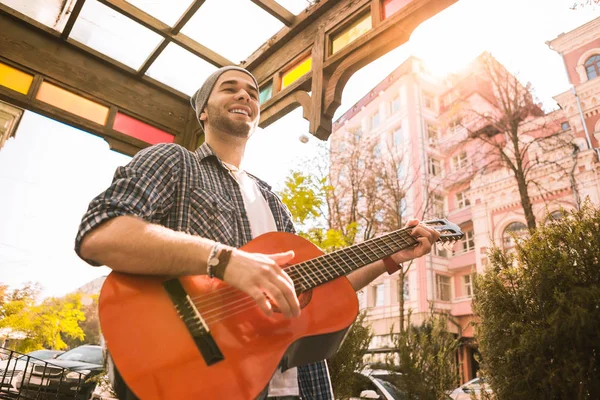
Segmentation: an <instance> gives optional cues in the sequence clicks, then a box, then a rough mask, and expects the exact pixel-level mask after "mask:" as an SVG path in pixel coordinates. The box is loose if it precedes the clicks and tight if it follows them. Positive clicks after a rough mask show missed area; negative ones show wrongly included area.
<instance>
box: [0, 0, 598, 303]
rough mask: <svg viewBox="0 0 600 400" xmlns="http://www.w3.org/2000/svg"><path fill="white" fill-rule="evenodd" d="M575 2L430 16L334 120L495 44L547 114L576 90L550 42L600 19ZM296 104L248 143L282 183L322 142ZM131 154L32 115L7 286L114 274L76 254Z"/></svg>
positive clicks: (1, 253)
mask: <svg viewBox="0 0 600 400" xmlns="http://www.w3.org/2000/svg"><path fill="white" fill-rule="evenodd" d="M572 3H573V0H525V1H524V0H503V1H498V0H495V1H492V0H459V1H458V2H457V3H456V4H454V5H453V6H451V7H449V8H448V9H446V10H445V11H443V12H441V13H440V14H438V15H437V16H435V17H433V18H431V19H430V20H428V21H426V22H424V23H423V24H422V25H421V26H419V27H418V28H417V29H416V30H415V32H414V33H413V35H412V37H411V39H410V42H409V43H407V44H405V45H403V46H401V47H399V48H398V49H395V50H393V51H391V52H390V53H388V54H387V55H385V56H383V57H381V58H380V59H379V60H376V61H374V62H372V63H371V64H369V65H368V66H366V67H365V68H363V69H362V70H361V71H358V72H357V73H356V74H355V75H354V76H353V77H352V78H351V79H350V80H349V82H348V84H347V86H346V89H345V90H344V93H343V97H342V105H341V106H340V107H339V109H338V111H337V113H336V115H335V117H334V120H335V119H337V118H338V117H340V116H341V115H342V114H343V113H344V112H345V111H346V110H348V109H350V108H351V107H352V105H353V104H354V103H356V102H357V101H358V100H360V98H361V97H362V96H364V95H365V94H366V93H368V92H369V90H370V89H372V88H373V87H374V86H375V85H377V84H378V83H379V82H380V81H381V80H383V79H384V78H385V77H386V76H387V75H388V74H389V73H390V72H392V71H393V70H394V69H395V68H396V67H397V66H398V65H400V64H401V63H402V62H403V61H404V60H405V59H406V58H407V57H408V56H409V55H415V56H417V57H419V58H421V59H422V60H423V61H424V62H425V64H426V65H427V67H428V68H429V70H431V71H432V72H433V73H434V74H436V75H439V76H442V75H443V74H445V73H448V72H453V71H457V70H459V69H460V68H461V67H463V66H465V65H466V64H468V62H469V61H471V60H472V59H474V58H475V57H476V56H477V55H479V54H480V53H481V52H483V51H486V50H487V51H489V52H491V53H492V55H493V56H494V57H496V58H497V59H498V60H499V61H500V62H501V63H502V64H504V65H505V66H506V67H507V68H508V69H509V70H510V71H511V72H513V73H516V74H518V76H519V78H520V79H521V80H522V81H529V82H531V83H532V84H533V86H534V88H535V90H536V92H535V93H536V95H537V97H538V98H539V99H540V101H542V103H543V105H544V107H545V109H546V110H547V111H549V110H552V109H555V108H556V103H555V102H554V100H553V99H552V96H555V95H557V94H559V93H562V92H564V91H566V90H568V89H569V82H568V80H567V77H566V73H565V68H564V64H563V62H562V59H561V57H560V56H559V55H558V54H557V53H556V52H554V51H553V50H551V49H549V47H548V45H547V44H546V41H549V40H552V39H554V38H556V37H557V36H558V35H559V34H560V33H562V32H568V31H570V30H572V29H574V28H576V27H577V26H580V25H582V24H584V23H586V22H589V21H591V20H592V19H594V18H597V17H599V16H600V8H598V7H596V8H593V7H590V6H588V7H585V8H583V9H578V10H575V11H574V10H571V9H570V6H571V5H572ZM307 133H308V122H307V121H306V120H304V119H303V118H302V115H301V110H299V109H297V110H295V111H293V112H292V113H290V114H288V115H287V116H285V117H283V118H281V119H280V120H279V121H277V122H275V123H273V124H272V125H270V126H269V127H267V128H266V129H259V130H258V131H257V132H256V133H255V134H254V136H253V137H252V138H251V140H250V141H249V143H248V146H247V151H246V158H245V160H244V162H243V164H242V167H244V168H245V169H247V170H248V171H249V172H252V173H253V174H255V175H257V176H259V177H261V178H263V179H264V180H266V181H268V182H269V183H271V184H272V185H273V187H274V188H275V189H276V190H277V189H281V188H282V187H283V182H284V180H285V177H286V176H287V175H288V173H289V171H290V169H292V168H297V167H299V166H300V165H304V162H305V161H306V160H308V159H310V158H311V157H314V155H315V153H316V151H317V147H318V144H319V141H318V139H315V138H311V139H310V140H309V141H308V143H302V142H301V141H300V140H299V138H300V137H301V136H302V135H306V134H307ZM128 160H129V157H127V156H124V155H121V154H118V153H115V152H112V151H110V150H109V148H108V145H107V144H106V142H104V141H103V140H102V139H101V138H98V137H95V136H93V135H90V134H87V133H85V132H82V131H80V130H77V129H75V128H72V127H69V126H67V125H64V124H62V123H59V122H56V121H53V120H49V119H47V118H45V117H42V116H40V115H37V114H35V113H32V112H26V113H25V115H24V117H23V119H22V121H21V124H20V126H19V129H18V131H17V135H16V138H15V139H11V140H9V141H8V142H7V143H6V145H5V147H4V148H3V149H1V150H0V187H1V188H2V192H1V195H0V283H7V284H9V285H11V287H12V288H16V287H19V286H21V285H22V284H23V283H24V282H26V281H36V282H40V283H41V284H42V286H43V287H44V291H43V293H42V297H46V296H62V295H64V294H66V293H68V292H70V291H73V290H75V289H76V288H78V287H80V286H82V285H83V284H85V283H87V282H89V281H91V280H93V279H95V278H97V277H99V276H103V275H106V274H108V272H109V271H110V270H109V269H108V268H106V267H91V266H88V265H87V264H85V263H84V262H83V261H81V260H80V259H79V258H78V257H77V256H76V254H75V253H74V251H73V243H74V238H75V234H76V232H77V227H78V225H79V222H80V219H81V216H82V215H83V213H84V212H85V210H86V209H87V205H88V203H89V201H90V200H91V199H92V198H93V197H94V196H95V195H97V194H98V193H100V192H101V191H102V190H103V189H104V188H106V187H107V186H108V185H109V184H110V181H111V178H112V175H113V173H114V169H115V168H116V167H117V166H119V165H124V164H125V163H127V162H128Z"/></svg>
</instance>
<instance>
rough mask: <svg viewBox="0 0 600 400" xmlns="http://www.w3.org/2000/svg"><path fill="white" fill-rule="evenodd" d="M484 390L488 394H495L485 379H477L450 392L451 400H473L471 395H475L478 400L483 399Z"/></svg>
mask: <svg viewBox="0 0 600 400" xmlns="http://www.w3.org/2000/svg"><path fill="white" fill-rule="evenodd" d="M482 390H485V392H486V393H490V394H491V393H493V391H492V389H491V388H490V386H489V385H486V381H485V378H475V379H471V380H470V381H468V382H467V383H465V384H463V385H461V386H460V387H457V388H456V389H454V390H453V391H452V392H450V398H451V399H452V400H471V393H473V394H475V397H476V398H477V399H481V391H482Z"/></svg>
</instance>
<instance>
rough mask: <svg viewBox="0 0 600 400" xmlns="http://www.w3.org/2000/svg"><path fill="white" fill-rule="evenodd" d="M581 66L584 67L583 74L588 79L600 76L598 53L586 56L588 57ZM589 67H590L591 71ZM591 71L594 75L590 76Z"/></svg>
mask: <svg viewBox="0 0 600 400" xmlns="http://www.w3.org/2000/svg"><path fill="white" fill-rule="evenodd" d="M583 68H584V69H585V74H586V76H587V78H588V80H592V79H594V78H598V77H599V76H600V54H592V55H591V56H590V57H588V59H587V60H585V62H584V63H583ZM590 68H592V70H591V71H590ZM591 72H593V73H594V76H590V73H591Z"/></svg>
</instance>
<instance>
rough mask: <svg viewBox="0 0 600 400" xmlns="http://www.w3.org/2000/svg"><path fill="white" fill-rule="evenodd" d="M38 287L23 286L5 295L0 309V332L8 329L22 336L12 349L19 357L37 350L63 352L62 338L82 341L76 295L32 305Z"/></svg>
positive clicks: (79, 304) (78, 299) (64, 344)
mask: <svg viewBox="0 0 600 400" xmlns="http://www.w3.org/2000/svg"><path fill="white" fill-rule="evenodd" d="M39 292H40V287H39V285H37V284H36V285H33V284H27V285H25V286H24V287H23V288H22V289H16V290H14V291H13V292H12V293H10V294H8V296H6V297H5V298H7V299H8V300H6V301H5V303H4V305H3V310H4V311H3V312H4V316H3V318H2V319H1V320H0V328H10V329H13V330H15V331H19V332H22V333H24V334H25V335H26V338H25V339H24V340H21V341H19V342H18V344H17V345H16V348H15V350H17V351H20V352H22V353H25V352H28V351H31V350H36V349H41V348H48V349H64V348H66V347H67V344H66V343H65V342H64V341H63V340H62V336H61V335H64V336H66V337H71V338H81V339H83V337H84V333H83V330H82V329H81V328H80V326H79V322H80V321H83V320H85V316H84V314H83V311H82V304H81V298H80V295H78V294H71V295H67V296H65V297H62V298H54V297H51V298H47V299H45V300H44V301H43V302H42V303H41V304H36V298H37V296H38V295H39Z"/></svg>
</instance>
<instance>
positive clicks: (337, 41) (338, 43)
mask: <svg viewBox="0 0 600 400" xmlns="http://www.w3.org/2000/svg"><path fill="white" fill-rule="evenodd" d="M371 27H372V22H371V14H366V15H365V16H364V17H362V18H360V19H358V20H357V21H356V22H354V23H353V24H352V25H350V26H349V27H348V28H347V29H346V30H344V31H342V32H340V33H338V34H337V35H335V36H333V37H332V39H331V54H335V53H337V52H338V51H340V50H341V49H343V48H344V47H346V46H347V45H349V44H350V43H352V42H354V41H355V40H356V39H358V38H359V37H361V36H362V35H364V34H365V32H367V31H368V30H370V29H371Z"/></svg>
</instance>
